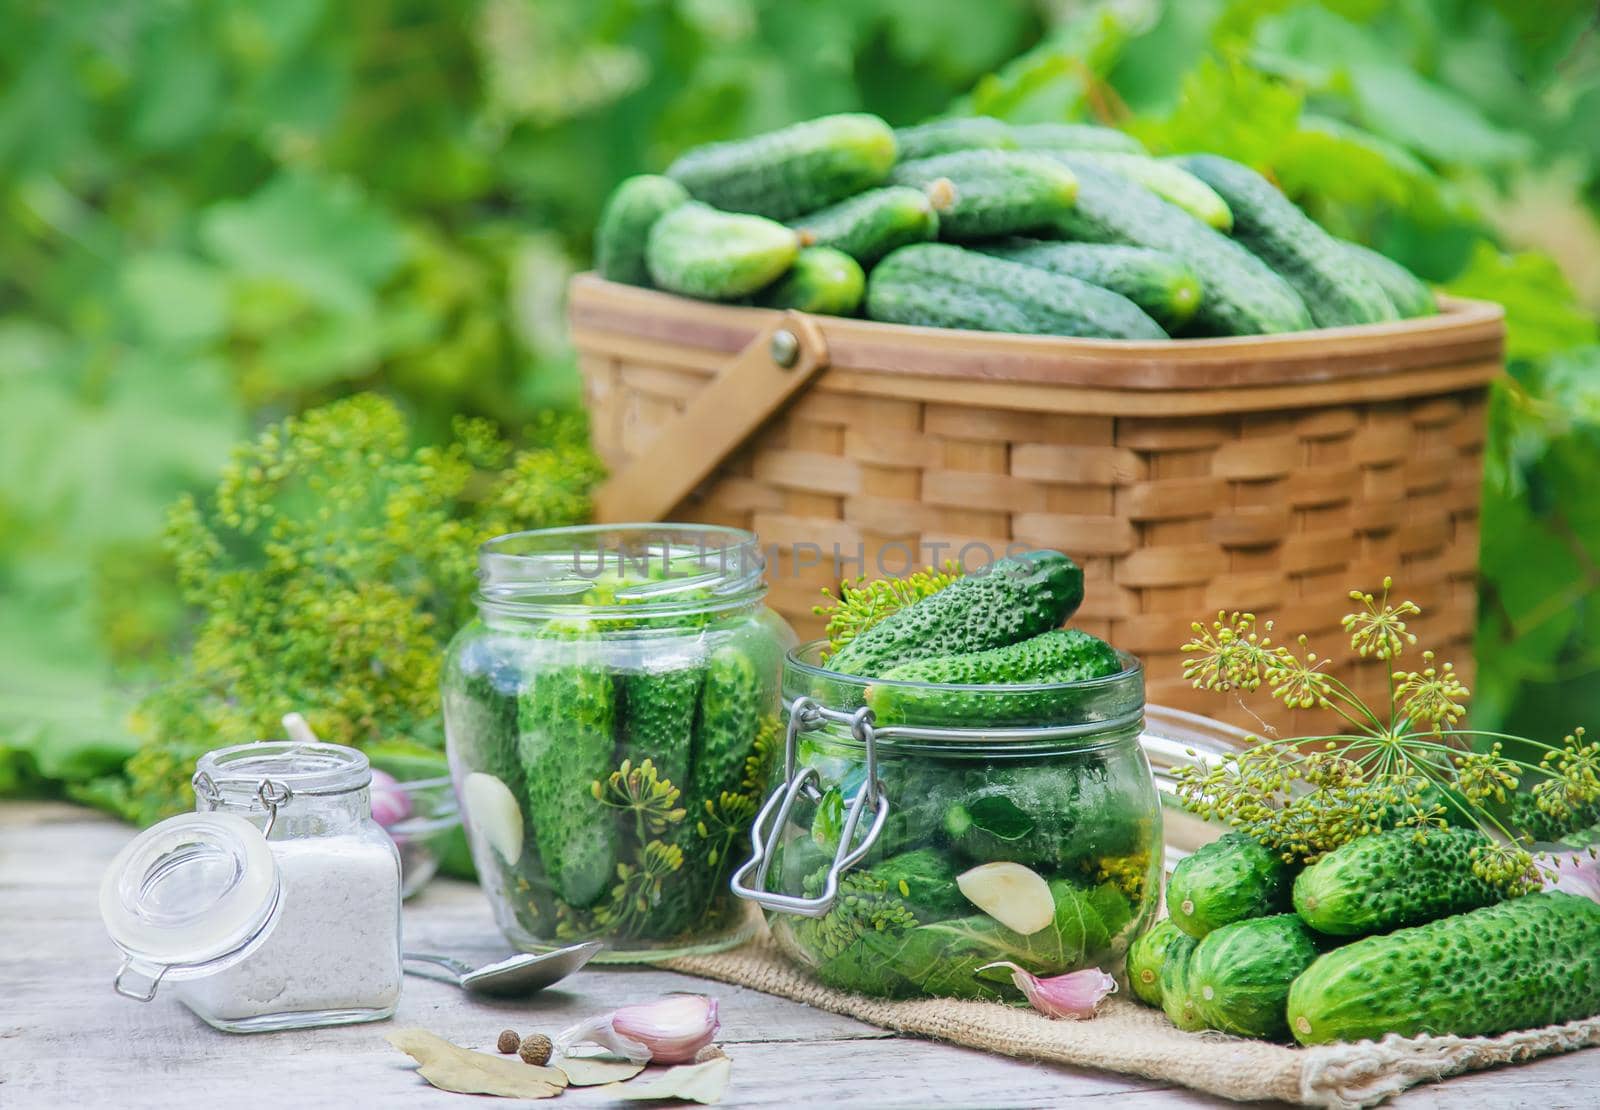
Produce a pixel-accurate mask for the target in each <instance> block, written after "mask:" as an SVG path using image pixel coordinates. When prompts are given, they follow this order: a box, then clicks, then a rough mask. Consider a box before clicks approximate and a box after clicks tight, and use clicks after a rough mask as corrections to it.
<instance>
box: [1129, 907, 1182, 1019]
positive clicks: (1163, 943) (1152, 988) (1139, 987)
mask: <svg viewBox="0 0 1600 1110" xmlns="http://www.w3.org/2000/svg"><path fill="white" fill-rule="evenodd" d="M1179 937H1185V938H1187V937H1188V934H1187V933H1185V932H1183V931H1182V930H1181V929H1179V928H1178V927H1177V926H1176V925H1174V924H1173V923H1172V921H1171V920H1170V919H1167V918H1163V919H1162V920H1160V921H1158V922H1156V923H1155V924H1154V925H1152V926H1151V927H1150V931H1149V932H1147V933H1145V934H1144V935H1143V936H1142V937H1140V938H1139V939H1138V940H1136V941H1134V942H1133V943H1132V944H1130V945H1129V946H1128V986H1129V987H1131V988H1132V989H1133V993H1134V994H1135V995H1136V996H1137V997H1138V999H1139V1001H1141V1002H1143V1003H1144V1004H1145V1005H1147V1006H1156V1007H1159V1006H1160V1005H1161V966H1162V965H1163V964H1165V963H1166V962H1167V949H1168V948H1169V947H1171V945H1172V942H1173V941H1175V940H1177V939H1178V938H1179Z"/></svg>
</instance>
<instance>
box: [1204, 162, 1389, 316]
mask: <svg viewBox="0 0 1600 1110" xmlns="http://www.w3.org/2000/svg"><path fill="white" fill-rule="evenodd" d="M1178 164H1179V165H1181V166H1182V167H1183V168H1184V169H1186V170H1188V171H1189V172H1190V173H1192V174H1194V175H1195V176H1196V177H1198V178H1199V179H1200V180H1202V181H1204V182H1205V183H1206V184H1207V185H1209V186H1211V187H1212V188H1213V189H1215V190H1216V191H1217V192H1218V193H1220V194H1221V195H1222V199H1223V200H1225V201H1227V202H1228V207H1229V208H1231V209H1233V234H1234V238H1236V239H1238V240H1239V242H1241V243H1243V244H1244V245H1245V246H1246V247H1248V248H1249V249H1250V251H1251V252H1252V253H1253V254H1255V255H1256V256H1257V257H1258V258H1260V259H1261V260H1262V261H1264V262H1265V263H1266V264H1267V265H1269V266H1271V267H1272V269H1273V270H1274V271H1276V272H1277V273H1278V274H1280V275H1282V276H1283V278H1284V280H1286V281H1288V283H1289V284H1290V285H1292V286H1294V288H1295V291H1296V292H1298V293H1299V294H1300V297H1301V299H1302V300H1304V301H1305V303H1306V307H1307V308H1309V309H1310V310H1311V318H1312V319H1313V320H1315V321H1316V322H1317V325H1318V326H1319V327H1324V328H1333V327H1341V326H1344V325H1349V324H1376V323H1381V322H1383V321H1385V320H1396V319H1399V317H1400V313H1399V312H1398V311H1397V310H1396V309H1395V306H1394V304H1393V303H1392V302H1391V301H1390V300H1389V297H1388V294H1386V293H1385V292H1384V291H1383V287H1382V286H1381V285H1379V284H1378V282H1377V281H1376V280H1375V279H1374V278H1373V277H1372V276H1371V274H1369V273H1368V272H1367V268H1366V267H1365V266H1360V265H1356V264H1354V263H1353V262H1352V260H1351V257H1350V252H1349V251H1347V250H1345V248H1344V246H1343V244H1341V243H1340V242H1339V240H1337V239H1335V238H1334V237H1333V236H1331V235H1329V234H1328V233H1327V232H1326V231H1324V230H1322V228H1320V227H1318V226H1317V224H1316V222H1315V221H1314V220H1312V219H1311V217H1309V216H1307V215H1306V214H1305V213H1304V212H1302V211H1300V209H1299V207H1297V206H1296V205H1295V203H1294V202H1293V201H1292V200H1290V199H1289V198H1288V197H1286V196H1284V195H1283V193H1282V192H1280V191H1279V189H1278V187H1277V186H1276V185H1274V184H1272V182H1270V181H1268V180H1267V179H1266V178H1264V177H1262V176H1261V175H1260V174H1258V173H1256V171H1255V170H1252V169H1251V168H1250V167H1249V166H1243V165H1240V164H1239V163H1238V162H1235V161H1233V160H1231V159H1228V158H1221V157H1218V156H1217V155H1215V154H1191V155H1188V156H1185V157H1183V158H1180V159H1178Z"/></svg>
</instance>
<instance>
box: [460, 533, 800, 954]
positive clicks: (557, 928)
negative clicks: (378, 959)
mask: <svg viewBox="0 0 1600 1110" xmlns="http://www.w3.org/2000/svg"><path fill="white" fill-rule="evenodd" d="M763 570H764V562H763V560H762V557H761V551H760V548H759V546H758V545H757V541H756V538H755V537H754V536H753V535H751V534H750V533H749V532H743V531H739V530H737V529H732V528H718V527H710V526H698V525H620V526H609V525H607V526H590V527H581V528H561V529H551V530H547V531H542V532H522V533H516V534H513V535H509V536H501V537H499V538H498V539H495V540H492V541H490V542H489V543H487V544H485V545H484V546H483V548H482V550H481V552H480V556H479V574H478V577H479V580H480V588H479V591H478V594H477V598H476V600H477V606H478V614H479V615H478V618H477V619H476V620H475V621H473V622H471V623H470V624H468V625H467V626H466V627H465V628H463V629H462V630H461V632H460V633H458V634H457V636H456V637H455V639H454V640H453V641H452V642H451V645H450V648H449V651H448V653H447V656H446V660H445V668H444V675H443V678H442V685H443V696H444V721H445V736H446V747H447V750H448V753H449V759H450V771H451V775H452V777H453V778H454V780H455V783H456V790H457V793H458V795H459V796H460V799H461V808H462V813H463V819H464V821H465V824H466V828H467V838H468V841H469V842H470V844H471V846H472V855H473V860H474V862H475V863H476V865H477V870H478V880H479V882H480V883H481V885H482V886H483V889H484V892H485V893H486V894H487V895H488V896H489V901H490V903H491V904H492V906H493V907H494V913H495V918H496V920H497V922H498V923H499V926H500V930H501V932H503V933H504V934H505V936H506V938H507V939H508V940H509V941H510V942H511V943H512V944H514V945H516V946H517V947H518V948H521V949H523V950H525V951H543V950H546V949H549V948H551V947H555V946H559V945H565V944H570V943H572V942H574V941H579V940H602V941H604V942H605V944H606V948H605V950H604V951H603V952H602V953H601V955H600V956H599V957H598V958H599V959H602V960H613V961H629V960H647V959H660V958H665V957H667V956H672V955H679V954H684V953H688V952H704V951H712V950H715V949H717V948H722V947H727V946H728V945H731V944H736V943H738V942H739V941H740V940H742V939H744V938H745V937H747V936H749V934H750V932H751V930H752V928H753V926H754V924H755V922H754V920H753V918H752V916H751V914H749V913H748V912H746V910H747V907H745V906H744V904H743V903H741V902H738V901H736V900H735V899H733V898H732V897H731V895H730V894H729V892H728V887H727V883H728V874H729V872H730V871H731V870H732V867H733V865H734V864H735V863H737V862H738V860H739V859H740V858H742V855H743V853H744V851H745V850H746V849H747V847H748V843H749V839H748V833H749V826H750V821H751V819H752V818H753V817H754V816H755V813H756V809H757V807H758V805H759V803H760V799H761V794H762V792H763V791H764V790H765V786H766V778H767V767H768V762H769V760H770V758H771V756H772V754H773V752H774V751H775V750H776V747H777V742H778V738H779V736H778V728H779V726H778V716H777V708H778V676H779V672H780V670H781V666H782V660H783V654H784V652H785V651H786V650H787V649H788V648H789V647H790V646H792V645H793V643H794V635H793V633H792V632H791V631H790V630H789V627H788V625H787V624H785V623H784V621H783V620H782V619H781V618H780V617H778V616H777V615H776V614H774V613H773V612H771V611H770V610H768V609H767V608H766V606H765V605H764V603H763V601H764V598H765V596H766V587H765V586H764V585H763V583H762V573H763Z"/></svg>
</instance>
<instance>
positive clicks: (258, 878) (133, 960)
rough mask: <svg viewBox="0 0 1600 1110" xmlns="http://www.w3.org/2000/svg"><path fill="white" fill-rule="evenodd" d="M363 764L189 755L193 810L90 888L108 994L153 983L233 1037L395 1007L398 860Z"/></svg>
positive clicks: (149, 837)
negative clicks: (104, 941)
mask: <svg viewBox="0 0 1600 1110" xmlns="http://www.w3.org/2000/svg"><path fill="white" fill-rule="evenodd" d="M371 779H372V775H371V769H370V767H369V766H368V763H367V757H366V756H365V755H363V754H361V753H360V752H358V751H356V750H355V749H353V748H346V747H342V746H340V745H338V744H323V743H304V742H297V741H264V742H261V743H256V744H240V745H238V746H236V747H230V748H220V749H218V750H216V751H212V752H208V753H206V754H205V755H203V756H201V757H200V759H199V761H198V762H197V764H196V770H195V775H194V786H195V805H196V810H197V812H195V813H192V814H186V815H184V816H181V817H174V818H171V819H169V820H167V821H163V822H161V823H160V824H158V825H156V826H154V827H152V828H151V829H149V830H147V831H146V832H144V833H143V834H141V835H140V836H139V837H137V838H135V840H134V841H133V842H132V843H130V844H129V845H128V846H127V847H126V848H124V849H123V851H122V853H121V854H120V855H119V856H118V857H117V859H116V860H115V861H114V862H113V863H112V865H111V868H110V869H109V870H108V871H107V873H106V876H105V879H104V881H103V882H102V885H101V891H100V902H101V914H102V916H103V917H104V919H105V922H106V927H107V929H108V931H109V932H110V933H111V936H112V939H113V940H114V941H115V942H116V943H117V945H118V947H120V948H121V949H122V950H123V953H124V955H125V956H126V957H127V958H126V960H125V962H124V964H123V967H122V970H121V971H120V972H119V973H118V976H117V980H116V984H115V986H116V989H117V991H118V992H119V993H121V994H124V995H127V996H129V997H132V998H137V999H139V1000H141V1001H149V1000H150V999H151V998H153V997H154V996H155V993H156V990H157V988H158V986H159V985H160V984H161V983H162V982H163V981H167V980H170V981H173V982H175V984H176V993H177V996H178V998H179V999H180V1000H181V1001H182V1002H183V1003H184V1004H185V1005H186V1006H188V1007H189V1009H191V1010H193V1011H194V1012H195V1013H196V1014H198V1015H199V1016H200V1017H201V1018H202V1019H204V1020H205V1021H206V1022H207V1023H209V1024H210V1025H212V1026H215V1027H216V1028H218V1029H223V1030H226V1031H228V1032H234V1033H252V1032H263V1031H268V1030H276V1029H304V1028H310V1027H314V1026H322V1025H344V1024H349V1023H353V1022H361V1021H375V1020H378V1019H381V1018H387V1017H389V1016H390V1015H392V1014H393V1013H394V1009H395V1005H396V1003H397V1002H398V1001H399V999H400V983H401V968H400V857H399V854H398V853H397V852H396V850H395V846H394V842H393V841H392V840H391V839H390V838H389V836H388V834H387V833H385V832H384V830H383V828H382V827H381V826H379V825H378V823H377V822H376V821H374V820H373V819H372V802H371V797H370V794H369V790H368V786H369V783H370V782H371Z"/></svg>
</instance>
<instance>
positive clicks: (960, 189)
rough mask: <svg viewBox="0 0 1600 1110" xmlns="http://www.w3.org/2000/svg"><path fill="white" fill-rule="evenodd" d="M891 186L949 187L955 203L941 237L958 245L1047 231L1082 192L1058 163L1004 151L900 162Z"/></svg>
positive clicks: (942, 221) (942, 219) (945, 212)
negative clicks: (941, 184) (944, 183)
mask: <svg viewBox="0 0 1600 1110" xmlns="http://www.w3.org/2000/svg"><path fill="white" fill-rule="evenodd" d="M890 180H891V181H893V182H894V184H896V185H909V186H911V187H913V188H918V189H927V188H929V187H931V186H933V185H934V184H935V182H938V181H948V182H949V183H950V184H951V186H953V188H954V197H953V198H952V199H951V201H950V203H949V205H948V206H947V207H943V208H941V209H940V211H939V237H940V238H941V239H953V240H957V241H961V240H968V239H991V238H993V237H995V236H997V235H1013V234H1018V233H1020V232H1025V231H1035V230H1038V229H1040V228H1045V227H1049V226H1051V225H1052V224H1053V223H1054V221H1055V220H1056V218H1057V217H1058V216H1059V215H1060V214H1061V213H1062V212H1064V211H1066V210H1067V209H1069V208H1071V207H1072V203H1073V200H1074V198H1075V197H1076V196H1077V191H1078V183H1077V180H1076V179H1075V178H1074V177H1073V176H1072V171H1071V170H1069V169H1067V167H1066V166H1064V165H1062V164H1061V163H1059V162H1057V161H1055V160H1054V159H1051V158H1047V157H1045V156H1043V155H1039V154H1024V153H1020V152H1015V151H1006V150H958V151H953V152H952V153H950V154H940V155H936V156H935V157H932V158H919V159H917V160H916V161H914V162H902V163H900V164H899V165H898V166H896V167H895V168H894V172H893V173H892V174H891V175H890Z"/></svg>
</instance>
